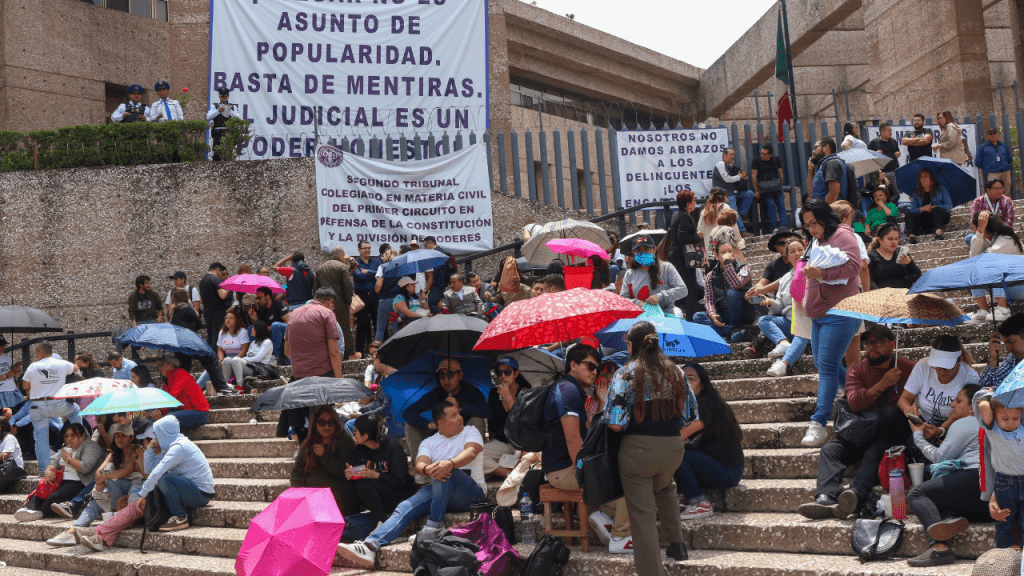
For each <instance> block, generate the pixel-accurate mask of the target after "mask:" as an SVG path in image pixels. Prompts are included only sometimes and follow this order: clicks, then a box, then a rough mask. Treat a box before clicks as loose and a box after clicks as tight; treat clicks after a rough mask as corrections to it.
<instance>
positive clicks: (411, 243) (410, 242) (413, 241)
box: [409, 239, 420, 248]
mask: <svg viewBox="0 0 1024 576" xmlns="http://www.w3.org/2000/svg"><path fill="white" fill-rule="evenodd" d="M409 246H415V247H417V248H419V247H420V243H419V242H417V241H416V240H415V239H413V240H409Z"/></svg>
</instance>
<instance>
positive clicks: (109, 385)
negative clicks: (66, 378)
mask: <svg viewBox="0 0 1024 576" xmlns="http://www.w3.org/2000/svg"><path fill="white" fill-rule="evenodd" d="M135 387H136V386H135V383H134V382H132V381H131V380H121V379H116V378H89V379H88V380H81V381H78V382H69V383H67V384H65V385H63V386H61V387H60V389H59V390H57V392H56V394H54V395H53V397H54V398H88V397H89V396H102V395H103V394H108V393H110V392H116V391H118V390H127V389H129V388H135Z"/></svg>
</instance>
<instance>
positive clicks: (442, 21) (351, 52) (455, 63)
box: [210, 0, 488, 159]
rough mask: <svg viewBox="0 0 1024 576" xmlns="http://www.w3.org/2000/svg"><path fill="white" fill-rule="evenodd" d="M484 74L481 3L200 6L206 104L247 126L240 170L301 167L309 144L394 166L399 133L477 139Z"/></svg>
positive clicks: (267, 0) (250, 0)
mask: <svg viewBox="0 0 1024 576" xmlns="http://www.w3.org/2000/svg"><path fill="white" fill-rule="evenodd" d="M487 65H488V62H487V2H486V1H484V0H392V1H391V2H386V1H377V0H374V1H372V2H369V1H367V2H361V3H360V2H351V1H349V2H322V1H317V2H297V1H295V0H210V94H211V98H212V99H214V100H216V98H217V90H219V89H221V88H227V89H228V90H230V91H231V96H230V102H231V103H233V104H237V105H238V110H239V113H240V114H241V115H242V117H243V118H245V119H248V120H251V121H252V122H253V132H254V133H255V137H254V138H253V140H252V142H251V143H250V145H249V146H248V147H247V149H246V150H245V153H244V154H243V157H244V158H246V159H261V158H280V157H297V156H311V155H312V154H313V152H314V149H315V147H316V138H315V136H314V134H315V133H316V132H319V134H320V135H321V136H323V135H328V136H331V135H338V134H340V133H341V132H342V131H344V133H345V135H346V136H348V137H349V138H352V137H353V135H360V136H363V137H364V139H366V140H369V138H370V137H372V136H377V137H378V138H381V139H383V138H386V137H387V136H388V135H390V136H392V137H393V138H394V139H395V141H396V144H395V150H394V151H393V152H394V153H395V155H396V156H398V152H399V151H398V144H397V141H398V138H399V134H400V133H406V134H409V135H410V136H409V137H410V139H411V138H412V134H413V133H419V134H421V135H422V134H424V133H428V132H442V131H445V130H449V131H456V130H486V129H487V126H488V123H487V100H488V84H487ZM424 139H426V138H424ZM338 140H340V138H338ZM405 157H409V150H406V151H405Z"/></svg>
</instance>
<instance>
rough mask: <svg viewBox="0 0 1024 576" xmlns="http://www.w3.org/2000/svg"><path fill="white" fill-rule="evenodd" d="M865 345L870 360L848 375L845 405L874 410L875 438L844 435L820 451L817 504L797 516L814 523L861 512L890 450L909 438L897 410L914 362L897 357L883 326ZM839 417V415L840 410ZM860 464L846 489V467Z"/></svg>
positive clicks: (873, 330)
mask: <svg viewBox="0 0 1024 576" xmlns="http://www.w3.org/2000/svg"><path fill="white" fill-rule="evenodd" d="M862 341H863V342H864V345H865V347H866V348H867V355H866V356H867V357H866V358H865V359H864V360H861V361H860V362H857V363H855V364H854V365H853V366H851V367H850V369H849V370H847V372H846V402H847V403H848V404H849V406H850V410H852V411H853V412H855V413H858V414H859V413H863V412H868V411H870V412H874V413H876V414H878V416H879V418H878V419H877V420H876V421H877V424H876V426H875V431H874V434H873V435H871V436H869V437H868V438H867V439H866V440H862V439H859V438H855V437H852V435H851V434H846V433H840V434H837V435H836V436H834V437H833V438H832V439H831V440H829V441H828V442H827V443H826V444H825V445H824V446H822V447H821V453H820V455H819V456H818V484H817V487H816V488H815V491H814V492H815V498H814V501H813V502H809V503H807V504H802V505H801V506H800V508H799V509H798V512H800V514H802V515H803V516H805V517H807V518H811V519H821V518H832V517H835V518H840V519H845V518H847V517H848V516H849V515H851V514H855V513H856V512H858V509H859V508H860V507H861V505H862V504H863V503H864V502H865V501H866V500H867V497H868V495H869V494H870V493H871V489H872V487H874V486H875V484H877V483H878V465H879V464H880V463H881V461H882V457H883V456H884V455H885V451H886V450H888V449H889V448H890V447H892V446H897V445H905V444H906V443H907V439H908V438H910V426H909V425H908V423H907V417H906V416H904V414H903V412H902V411H901V410H900V409H899V408H898V407H897V406H896V402H897V401H898V400H899V398H900V395H901V394H902V393H903V390H904V388H906V385H907V379H908V378H909V377H910V373H911V372H912V371H913V369H914V365H915V362H914V361H913V360H908V359H907V358H904V357H902V356H901V357H899V358H898V359H896V358H893V353H894V352H895V350H896V336H895V335H894V334H893V333H892V330H889V329H888V328H886V327H885V326H884V325H882V324H876V325H874V326H872V327H870V328H868V329H867V330H865V331H864V334H863V335H862ZM836 414H837V416H836V417H837V418H839V416H838V414H839V412H838V411H837V412H836ZM855 462H860V469H858V470H857V473H856V474H855V475H854V477H853V481H852V482H850V487H849V488H848V489H846V490H843V472H844V471H845V470H846V467H847V466H849V465H851V464H853V463H855Z"/></svg>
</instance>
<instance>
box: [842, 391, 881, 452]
mask: <svg viewBox="0 0 1024 576" xmlns="http://www.w3.org/2000/svg"><path fill="white" fill-rule="evenodd" d="M833 410H834V411H835V415H836V420H835V423H834V424H833V425H832V432H834V433H835V435H836V437H837V438H839V439H841V440H845V441H846V442H849V443H850V444H853V445H854V446H863V445H864V444H867V443H868V442H871V440H872V439H873V438H874V437H875V433H876V432H877V431H878V426H879V425H880V422H881V418H880V417H879V416H878V414H877V413H875V412H872V411H870V410H865V411H863V412H854V411H853V409H852V408H850V403H849V402H847V401H846V398H840V399H838V400H836V403H835V405H834V407H833Z"/></svg>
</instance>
